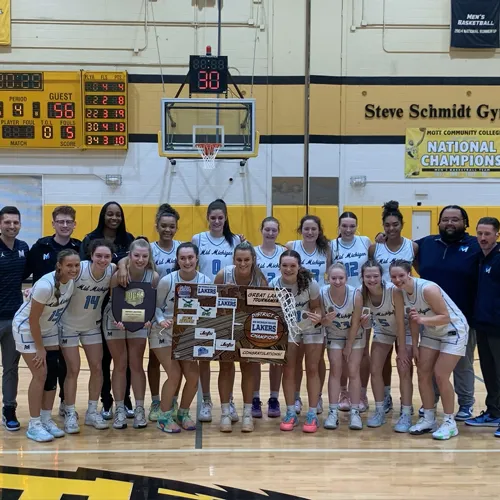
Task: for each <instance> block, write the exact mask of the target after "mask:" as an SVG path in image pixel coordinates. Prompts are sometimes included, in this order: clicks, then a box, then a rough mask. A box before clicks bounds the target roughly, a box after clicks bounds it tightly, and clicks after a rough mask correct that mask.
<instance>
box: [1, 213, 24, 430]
mask: <svg viewBox="0 0 500 500" xmlns="http://www.w3.org/2000/svg"><path fill="white" fill-rule="evenodd" d="M20 230H21V213H20V212H19V210H18V209H17V208H16V207H3V208H2V210H0V231H1V235H0V255H1V257H0V347H1V349H2V368H3V374H2V396H3V410H2V423H3V425H4V426H5V428H6V429H7V430H8V431H18V430H19V429H20V428H21V424H20V423H19V421H18V420H17V416H16V407H17V401H16V398H17V385H18V372H19V357H20V354H19V353H18V352H17V351H16V343H15V342H14V338H13V336H12V318H13V317H14V314H15V313H16V311H17V310H18V309H19V306H20V305H21V304H22V303H23V294H22V291H21V289H22V284H23V279H25V278H27V277H28V276H29V271H26V256H27V254H28V249H29V247H28V244H27V243H26V242H25V241H21V240H18V239H17V235H18V234H19V231H20Z"/></svg>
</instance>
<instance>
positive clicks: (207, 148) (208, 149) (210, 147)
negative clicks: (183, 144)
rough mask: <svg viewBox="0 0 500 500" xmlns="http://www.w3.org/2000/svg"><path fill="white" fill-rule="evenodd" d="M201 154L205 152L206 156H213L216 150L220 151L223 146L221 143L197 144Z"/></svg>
mask: <svg viewBox="0 0 500 500" xmlns="http://www.w3.org/2000/svg"><path fill="white" fill-rule="evenodd" d="M195 146H196V147H197V148H198V150H199V151H200V152H203V153H204V154H205V155H206V156H208V155H212V154H213V153H214V152H215V150H216V149H217V150H218V149H219V148H220V147H221V146H222V144H221V143H220V142H198V143H196V144H195Z"/></svg>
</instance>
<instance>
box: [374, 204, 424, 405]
mask: <svg viewBox="0 0 500 500" xmlns="http://www.w3.org/2000/svg"><path fill="white" fill-rule="evenodd" d="M382 224H383V226H384V233H385V242H384V243H374V244H372V245H371V246H370V248H369V250H368V255H369V257H370V259H375V260H376V261H377V262H379V263H380V264H381V266H382V269H383V270H384V275H383V276H382V278H383V279H384V280H385V281H387V282H389V281H390V280H391V276H390V273H389V267H390V265H391V263H392V262H394V261H395V260H398V259H399V260H406V261H407V262H410V263H412V262H413V259H414V258H415V256H416V255H417V252H418V245H417V244H416V243H414V242H413V241H411V240H409V239H408V238H405V237H403V236H401V231H402V230H403V225H404V221H403V214H402V213H401V211H400V210H399V203H398V202H397V201H388V202H387V203H384V206H383V211H382ZM383 376H384V410H385V412H386V413H389V412H390V411H391V410H392V396H391V378H392V349H391V352H390V353H389V355H388V356H387V361H386V363H385V365H384V373H383Z"/></svg>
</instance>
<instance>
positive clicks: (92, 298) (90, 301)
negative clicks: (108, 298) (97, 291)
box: [83, 295, 101, 309]
mask: <svg viewBox="0 0 500 500" xmlns="http://www.w3.org/2000/svg"><path fill="white" fill-rule="evenodd" d="M100 298H101V297H99V295H87V297H86V298H85V305H84V306H83V308H84V309H91V308H92V309H97V306H98V305H99V299H100ZM91 306H92V307H91Z"/></svg>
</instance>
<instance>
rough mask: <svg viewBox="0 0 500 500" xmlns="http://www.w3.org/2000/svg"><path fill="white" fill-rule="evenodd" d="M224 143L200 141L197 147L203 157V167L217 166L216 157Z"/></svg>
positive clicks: (207, 168)
mask: <svg viewBox="0 0 500 500" xmlns="http://www.w3.org/2000/svg"><path fill="white" fill-rule="evenodd" d="M221 147H222V144H221V143H219V142H200V143H198V144H196V149H197V150H198V152H199V153H200V156H201V158H202V159H203V168H204V169H205V170H213V169H214V168H215V158H216V157H217V153H218V152H219V149H220V148H221Z"/></svg>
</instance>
